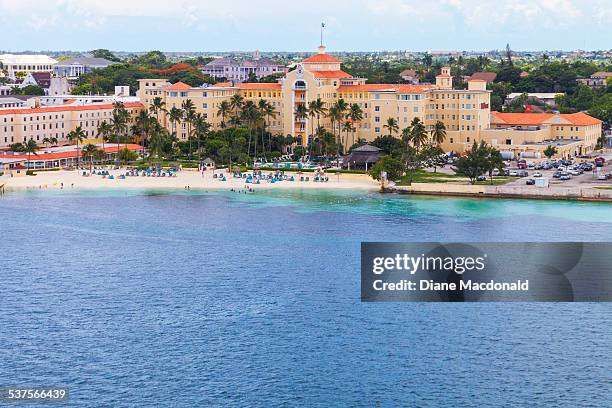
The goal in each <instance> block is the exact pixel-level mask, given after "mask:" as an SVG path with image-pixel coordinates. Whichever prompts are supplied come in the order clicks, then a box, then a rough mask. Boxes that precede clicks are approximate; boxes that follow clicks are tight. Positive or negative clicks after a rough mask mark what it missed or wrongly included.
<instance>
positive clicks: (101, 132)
mask: <svg viewBox="0 0 612 408" xmlns="http://www.w3.org/2000/svg"><path fill="white" fill-rule="evenodd" d="M112 131H113V127H112V126H111V124H110V123H109V122H107V121H102V122H100V124H99V125H98V129H97V135H96V137H99V138H101V139H102V152H103V153H104V155H106V150H105V146H104V143H105V142H106V139H107V138H108V137H109V136H110V134H111V132H112Z"/></svg>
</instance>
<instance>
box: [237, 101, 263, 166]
mask: <svg viewBox="0 0 612 408" xmlns="http://www.w3.org/2000/svg"><path fill="white" fill-rule="evenodd" d="M260 119H261V113H260V112H259V109H258V108H257V105H255V102H253V101H246V102H245V103H244V105H243V106H242V112H241V120H243V121H244V123H246V125H247V128H248V130H249V144H248V147H247V155H250V154H251V137H252V135H253V129H254V128H255V126H256V124H257V123H258V122H259V121H260ZM256 141H257V140H256ZM255 144H256V145H257V143H255ZM255 155H257V146H255ZM254 159H255V157H254Z"/></svg>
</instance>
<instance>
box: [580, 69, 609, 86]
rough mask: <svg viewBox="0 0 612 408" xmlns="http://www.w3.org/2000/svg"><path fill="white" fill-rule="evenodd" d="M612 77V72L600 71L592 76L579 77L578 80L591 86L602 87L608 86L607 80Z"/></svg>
mask: <svg viewBox="0 0 612 408" xmlns="http://www.w3.org/2000/svg"><path fill="white" fill-rule="evenodd" d="M610 77H612V72H605V71H600V72H596V73H594V74H593V75H591V77H590V78H579V79H578V82H581V83H583V84H585V85H586V86H590V87H591V88H601V87H604V86H606V80H607V79H608V78H610Z"/></svg>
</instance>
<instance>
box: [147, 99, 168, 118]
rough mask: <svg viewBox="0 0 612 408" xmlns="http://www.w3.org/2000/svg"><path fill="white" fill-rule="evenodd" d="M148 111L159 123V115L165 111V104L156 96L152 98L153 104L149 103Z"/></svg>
mask: <svg viewBox="0 0 612 408" xmlns="http://www.w3.org/2000/svg"><path fill="white" fill-rule="evenodd" d="M149 110H150V111H151V113H152V114H154V115H155V118H156V119H157V120H158V121H159V114H160V113H161V112H165V111H166V102H164V100H163V99H162V98H161V97H159V96H156V97H155V98H153V102H152V103H151V106H150V107H149Z"/></svg>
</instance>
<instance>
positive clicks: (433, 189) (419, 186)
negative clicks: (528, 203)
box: [385, 183, 612, 202]
mask: <svg viewBox="0 0 612 408" xmlns="http://www.w3.org/2000/svg"><path fill="white" fill-rule="evenodd" d="M385 192H389V193H399V194H424V195H442V196H445V195H446V196H465V197H487V198H529V199H544V200H579V201H604V202H612V190H603V189H595V188H580V187H548V188H546V187H542V188H538V187H510V186H487V185H469V184H445V183H413V184H412V185H411V186H393V187H388V188H386V189H385Z"/></svg>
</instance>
